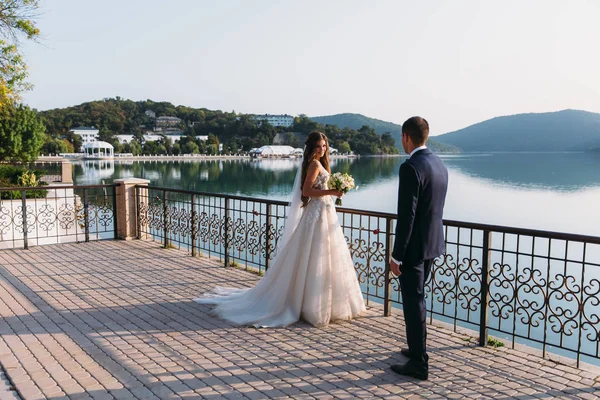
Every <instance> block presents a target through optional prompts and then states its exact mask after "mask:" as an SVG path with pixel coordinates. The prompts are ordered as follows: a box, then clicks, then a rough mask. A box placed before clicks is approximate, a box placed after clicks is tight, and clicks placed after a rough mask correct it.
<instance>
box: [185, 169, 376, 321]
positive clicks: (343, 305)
mask: <svg viewBox="0 0 600 400" xmlns="http://www.w3.org/2000/svg"><path fill="white" fill-rule="evenodd" d="M319 168H320V172H319V175H318V176H317V178H316V180H315V183H314V185H313V187H315V188H317V189H327V181H328V180H329V173H328V172H327V171H326V170H325V169H324V168H322V167H321V166H320V167H319ZM299 175H300V171H299V172H298V176H297V177H296V184H295V185H294V186H295V189H296V188H297V192H292V193H293V195H294V196H295V195H298V197H300V196H299V193H300V189H299V186H298V182H299V181H300V179H299ZM296 203H297V202H296ZM293 204H294V201H292V206H291V207H290V208H292V207H293ZM298 210H300V211H299V212H298V216H297V218H298V219H297V222H296V223H297V226H295V227H288V226H287V222H288V221H289V220H290V219H292V218H291V217H288V220H286V227H285V230H286V231H285V232H284V234H283V235H282V239H280V243H281V244H282V246H281V247H279V248H278V250H277V255H276V257H275V258H274V260H273V263H272V264H271V266H270V268H269V269H268V271H267V273H266V274H265V276H264V277H263V278H262V279H261V280H260V281H259V282H258V283H257V284H256V286H254V287H253V288H250V289H233V288H218V287H217V288H215V289H214V290H213V292H212V293H208V294H206V295H204V296H203V297H200V298H198V299H195V300H194V301H196V302H198V303H203V304H216V307H215V308H214V310H213V312H214V314H215V315H217V316H218V317H220V318H222V319H224V320H227V321H230V322H232V323H234V324H236V325H254V326H257V327H275V326H286V325H290V324H293V323H294V322H296V321H298V320H299V319H303V320H305V321H306V322H308V323H310V324H312V325H314V326H317V327H323V326H327V325H328V324H329V323H330V322H334V321H340V320H350V319H352V318H354V317H357V316H360V315H361V314H362V313H364V312H365V310H366V308H365V303H364V301H363V297H362V293H361V290H360V286H359V283H358V279H357V277H356V272H355V270H354V265H353V262H352V257H351V256H350V252H349V250H348V245H347V243H346V239H345V238H344V234H343V232H342V228H341V226H340V223H339V220H338V216H337V213H336V210H335V205H334V202H333V199H332V198H331V196H323V197H314V198H311V199H310V200H309V202H308V205H307V206H306V207H305V208H302V209H300V208H299V206H298ZM286 235H287V237H285V236H286Z"/></svg>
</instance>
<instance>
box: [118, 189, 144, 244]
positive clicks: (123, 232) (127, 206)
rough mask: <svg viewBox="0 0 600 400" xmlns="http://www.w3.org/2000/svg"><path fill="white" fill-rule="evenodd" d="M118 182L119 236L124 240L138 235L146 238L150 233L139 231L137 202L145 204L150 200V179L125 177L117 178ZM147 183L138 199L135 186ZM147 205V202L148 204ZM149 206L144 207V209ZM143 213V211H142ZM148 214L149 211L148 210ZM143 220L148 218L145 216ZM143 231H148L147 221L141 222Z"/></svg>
mask: <svg viewBox="0 0 600 400" xmlns="http://www.w3.org/2000/svg"><path fill="white" fill-rule="evenodd" d="M114 183H115V184H117V188H116V189H117V190H116V191H117V210H116V212H117V238H119V239H122V240H131V239H137V238H138V236H139V237H140V238H141V239H146V238H148V237H149V235H147V234H145V235H142V234H141V233H139V232H138V219H137V204H138V201H139V202H140V204H142V205H144V204H145V203H147V202H148V187H147V185H148V183H150V181H149V180H148V179H140V178H124V179H116V180H115V181H114ZM136 185H145V186H146V187H145V188H142V189H141V191H140V198H139V199H136V197H135V195H136V193H135V186H136ZM146 206H147V204H146ZM144 208H147V207H142V209H144ZM142 213H143V211H142ZM146 214H147V211H146ZM142 221H147V218H143V216H142ZM141 225H143V226H142V227H141V231H142V232H148V229H147V228H145V225H147V222H141Z"/></svg>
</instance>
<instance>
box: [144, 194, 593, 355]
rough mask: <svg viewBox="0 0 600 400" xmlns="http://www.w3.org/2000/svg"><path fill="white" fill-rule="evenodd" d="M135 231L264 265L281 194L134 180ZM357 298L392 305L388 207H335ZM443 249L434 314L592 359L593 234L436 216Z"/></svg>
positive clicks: (280, 218) (431, 290) (482, 333)
mask: <svg viewBox="0 0 600 400" xmlns="http://www.w3.org/2000/svg"><path fill="white" fill-rule="evenodd" d="M136 198H137V210H138V221H139V222H138V235H139V236H140V237H141V236H151V237H153V238H155V239H157V240H160V241H161V242H162V243H163V245H165V246H175V247H179V248H182V249H187V251H189V252H190V253H191V255H193V256H196V255H198V254H204V255H209V256H217V257H219V258H221V259H222V260H223V261H224V263H225V265H236V266H238V267H240V268H246V269H254V270H257V271H260V272H264V271H266V270H267V269H268V268H269V262H270V260H272V259H273V256H274V255H275V251H276V249H277V241H278V239H279V237H280V235H281V233H282V232H283V225H284V222H285V213H286V205H287V203H285V202H282V201H272V200H265V199H255V198H250V197H242V196H229V195H219V194H214V193H206V192H192V191H186V190H174V189H169V188H161V187H152V186H150V187H147V186H138V187H136ZM337 211H338V215H339V218H340V222H341V225H342V229H343V231H344V234H345V236H346V240H347V242H348V247H349V249H350V252H351V255H352V259H353V261H354V266H355V269H356V272H357V276H358V279H359V281H360V283H361V288H362V291H363V293H364V295H365V299H366V301H367V302H370V301H374V302H378V303H382V304H383V305H384V313H385V314H386V315H390V313H391V311H392V308H393V306H397V307H401V306H402V301H401V294H400V285H399V282H398V280H397V279H396V278H393V277H391V275H390V273H389V263H388V260H389V256H390V252H391V249H392V245H393V241H394V229H395V223H396V216H395V214H389V213H381V212H370V211H364V210H354V209H348V208H338V209H337ZM444 225H445V235H446V247H447V248H446V253H445V254H443V255H442V256H441V257H439V258H438V259H437V260H435V263H434V266H433V268H432V273H431V276H430V278H429V280H428V282H427V284H426V295H427V308H428V311H429V312H430V314H429V315H430V322H431V321H432V320H433V319H434V318H435V319H436V320H441V321H444V322H448V323H451V324H453V326H454V329H455V330H456V329H457V328H458V327H459V326H461V327H466V328H469V329H473V330H476V331H478V332H479V344H480V345H485V344H486V343H487V341H488V334H493V335H494V336H498V337H502V338H508V340H510V341H511V343H512V346H513V347H514V346H515V344H517V343H519V344H526V345H530V346H533V347H536V348H538V349H540V350H541V351H542V353H543V356H545V355H546V354H547V352H553V353H558V354H561V355H566V356H569V357H571V358H576V360H577V364H578V365H579V363H580V362H581V361H582V360H583V361H585V362H591V363H595V364H598V362H599V361H600V313H599V310H600V307H598V306H599V305H600V237H595V236H583V235H572V234H563V233H556V232H547V231H538V230H530V229H519V228H510V227H503V226H492V225H484V224H474V223H465V222H459V221H448V220H446V221H444Z"/></svg>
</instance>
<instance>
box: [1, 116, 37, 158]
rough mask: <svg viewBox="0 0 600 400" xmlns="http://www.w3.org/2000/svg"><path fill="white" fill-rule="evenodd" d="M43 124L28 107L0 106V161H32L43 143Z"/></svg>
mask: <svg viewBox="0 0 600 400" xmlns="http://www.w3.org/2000/svg"><path fill="white" fill-rule="evenodd" d="M44 131H45V128H44V124H43V123H42V122H41V121H40V120H39V119H38V117H37V114H36V112H35V111H33V110H31V109H30V108H29V107H26V106H23V105H19V106H14V105H12V104H5V105H4V107H0V161H34V160H36V159H37V158H38V156H39V155H40V149H41V148H42V146H43V145H44V139H45V134H44Z"/></svg>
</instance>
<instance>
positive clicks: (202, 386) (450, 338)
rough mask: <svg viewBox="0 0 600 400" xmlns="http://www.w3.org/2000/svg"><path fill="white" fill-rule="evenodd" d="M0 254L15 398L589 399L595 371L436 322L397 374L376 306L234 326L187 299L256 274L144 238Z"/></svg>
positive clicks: (249, 281) (3, 345) (0, 291)
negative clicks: (424, 366)
mask: <svg viewBox="0 0 600 400" xmlns="http://www.w3.org/2000/svg"><path fill="white" fill-rule="evenodd" d="M0 260H2V261H1V263H0V318H1V319H0V363H1V364H2V365H3V366H4V368H5V369H6V370H7V374H8V376H9V377H10V378H11V380H12V382H14V384H15V385H16V386H17V388H18V389H19V390H20V391H21V392H22V393H24V395H23V397H24V398H32V399H33V398H42V396H46V397H52V399H53V400H54V399H56V398H59V397H61V396H63V394H65V393H66V394H67V395H68V396H69V397H71V396H72V397H80V398H97V399H111V398H115V399H133V398H148V399H155V398H158V399H176V398H190V399H196V398H214V399H220V398H232V399H237V398H268V397H271V398H293V399H298V398H303V399H304V398H305V399H311V398H357V397H364V398H387V399H392V398H427V399H436V398H508V397H509V396H514V397H516V398H517V399H525V398H549V397H553V398H575V397H577V396H578V397H579V398H599V397H600V392H598V391H596V388H598V386H599V385H600V380H598V371H597V370H586V369H577V368H574V367H573V366H571V365H564V364H557V363H556V362H554V361H551V360H543V359H541V358H539V357H537V356H532V355H529V354H527V355H525V354H523V353H522V352H520V351H519V350H515V349H509V348H500V349H493V348H479V347H477V346H475V345H474V344H473V343H469V342H466V341H464V340H463V339H464V338H465V337H467V336H469V337H470V335H466V334H463V333H454V332H450V331H447V330H445V329H444V328H442V327H440V326H435V325H433V326H430V329H429V337H430V341H429V344H430V349H429V350H430V351H429V353H430V357H431V360H430V363H431V369H430V380H429V381H427V382H422V381H415V380H413V379H411V378H407V377H401V376H398V375H396V374H394V373H393V372H391V371H390V370H389V366H390V365H391V364H394V363H399V362H403V361H404V360H405V358H404V357H403V356H401V355H399V349H400V347H402V346H403V345H405V344H404V341H403V333H404V332H403V319H402V315H401V312H400V311H398V310H394V316H392V317H389V318H386V317H383V316H382V309H381V307H380V306H378V305H371V306H370V307H369V311H368V315H367V316H366V318H361V319H357V320H355V321H352V322H349V323H342V324H334V325H331V326H329V327H327V328H324V329H320V328H313V327H311V326H309V325H308V324H306V323H302V322H300V323H298V324H295V325H292V326H290V327H286V328H277V329H271V328H268V329H254V328H245V327H234V326H232V325H230V324H228V323H227V322H224V321H220V320H218V319H215V318H214V317H212V316H211V315H210V308H209V307H207V306H203V305H199V304H196V303H194V302H192V301H191V300H192V299H193V298H194V297H196V296H197V295H198V294H200V293H202V292H204V291H206V290H208V289H210V288H212V287H213V286H214V285H215V284H217V283H218V284H222V283H223V282H231V284H232V285H233V286H237V287H244V286H248V285H253V284H254V282H256V280H257V279H258V277H257V276H256V275H253V274H249V273H247V272H244V271H240V270H232V269H229V268H227V269H225V268H222V267H221V266H220V264H219V260H218V259H211V258H206V257H204V258H192V257H190V256H188V255H187V253H185V252H183V251H178V250H173V249H162V248H161V247H160V245H158V244H157V243H153V242H149V241H131V242H121V241H103V242H92V243H81V244H62V245H54V246H42V247H32V248H31V249H30V250H28V251H23V250H1V251H0ZM398 332H400V337H399V338H398V339H399V340H397V342H395V343H392V344H390V342H389V337H390V335H395V336H398ZM473 341H474V340H471V342H473ZM63 391H64V393H63Z"/></svg>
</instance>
